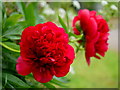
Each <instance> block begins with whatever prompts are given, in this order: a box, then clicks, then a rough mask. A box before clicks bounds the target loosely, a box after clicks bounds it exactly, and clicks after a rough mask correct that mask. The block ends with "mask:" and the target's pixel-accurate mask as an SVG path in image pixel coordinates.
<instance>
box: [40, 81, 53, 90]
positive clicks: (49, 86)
mask: <svg viewBox="0 0 120 90" xmlns="http://www.w3.org/2000/svg"><path fill="white" fill-rule="evenodd" d="M41 84H43V85H44V86H46V87H47V88H55V86H53V85H52V84H50V83H49V82H47V83H41ZM52 90H53V89H52Z"/></svg>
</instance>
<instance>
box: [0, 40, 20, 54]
mask: <svg viewBox="0 0 120 90" xmlns="http://www.w3.org/2000/svg"><path fill="white" fill-rule="evenodd" d="M0 45H1V46H3V47H5V48H7V49H8V50H10V51H13V52H20V50H19V45H16V44H15V43H12V42H0Z"/></svg>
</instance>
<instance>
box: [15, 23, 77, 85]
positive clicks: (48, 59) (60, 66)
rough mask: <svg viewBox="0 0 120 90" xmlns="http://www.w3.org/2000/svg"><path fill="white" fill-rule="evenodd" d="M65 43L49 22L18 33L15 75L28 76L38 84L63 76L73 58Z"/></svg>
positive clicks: (63, 37) (57, 29)
mask: <svg viewBox="0 0 120 90" xmlns="http://www.w3.org/2000/svg"><path fill="white" fill-rule="evenodd" d="M68 41H69V39H68V35H67V34H66V33H65V32H64V29H63V28H60V27H57V26H56V25H55V24H54V23H52V22H47V23H44V24H38V25H36V26H30V27H27V28H26V29H25V30H24V31H23V32H22V37H21V42H20V51H21V52H20V55H21V56H20V57H19V58H18V60H17V64H16V70H17V72H18V73H19V74H20V75H23V76H25V75H28V74H30V73H31V72H32V73H33V76H34V78H35V79H36V80H37V81H38V82H41V83H46V82H48V81H50V80H51V79H52V77H53V76H54V75H55V76H56V77H63V76H65V75H66V74H67V73H68V72H69V68H70V64H72V62H73V59H74V58H75V56H74V49H73V48H72V47H71V46H70V45H69V44H68Z"/></svg>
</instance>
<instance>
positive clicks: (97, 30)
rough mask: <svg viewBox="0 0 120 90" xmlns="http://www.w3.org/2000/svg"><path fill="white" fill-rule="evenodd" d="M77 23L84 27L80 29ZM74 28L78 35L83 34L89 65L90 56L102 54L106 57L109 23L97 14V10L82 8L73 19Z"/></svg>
mask: <svg viewBox="0 0 120 90" xmlns="http://www.w3.org/2000/svg"><path fill="white" fill-rule="evenodd" d="M76 24H77V25H79V27H80V28H81V29H82V30H81V29H78V28H77V27H76ZM73 30H74V33H75V34H76V35H80V34H83V37H84V38H83V39H82V42H83V43H84V45H83V46H84V47H85V56H86V60H87V63H88V65H89V64H90V58H91V57H96V58H98V59H100V57H99V56H97V55H96V54H97V53H98V54H100V55H101V56H103V57H104V55H105V52H106V51H107V49H108V43H107V40H108V35H109V33H108V31H109V28H108V24H107V22H106V21H105V20H104V19H103V18H102V16H100V15H96V11H89V10H87V9H83V10H80V11H79V12H78V16H76V17H75V18H74V20H73Z"/></svg>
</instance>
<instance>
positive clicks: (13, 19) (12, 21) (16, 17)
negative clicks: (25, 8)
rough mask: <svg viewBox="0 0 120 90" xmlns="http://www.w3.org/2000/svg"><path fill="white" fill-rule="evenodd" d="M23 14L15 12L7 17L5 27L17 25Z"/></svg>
mask: <svg viewBox="0 0 120 90" xmlns="http://www.w3.org/2000/svg"><path fill="white" fill-rule="evenodd" d="M22 16H23V15H22V14H13V15H12V16H10V17H9V18H7V20H6V23H5V27H9V26H13V25H15V24H16V23H17V22H18V20H19V19H20V18H21V17H22Z"/></svg>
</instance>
